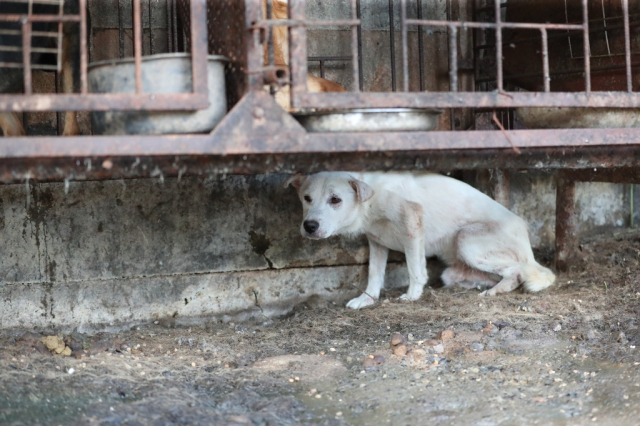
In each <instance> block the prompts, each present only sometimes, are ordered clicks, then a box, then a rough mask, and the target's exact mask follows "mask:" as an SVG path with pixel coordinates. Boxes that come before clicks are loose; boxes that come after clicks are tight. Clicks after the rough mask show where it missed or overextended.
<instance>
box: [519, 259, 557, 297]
mask: <svg viewBox="0 0 640 426" xmlns="http://www.w3.org/2000/svg"><path fill="white" fill-rule="evenodd" d="M520 278H521V279H522V283H523V285H524V288H526V289H527V290H528V291H540V290H543V289H545V288H547V287H549V286H550V285H551V284H553V283H554V282H555V281H556V276H555V275H554V273H553V272H551V270H550V269H547V268H545V267H544V266H542V265H540V264H539V263H538V262H536V261H535V260H534V261H533V262H530V263H527V264H526V265H524V266H523V268H522V274H521V275H520Z"/></svg>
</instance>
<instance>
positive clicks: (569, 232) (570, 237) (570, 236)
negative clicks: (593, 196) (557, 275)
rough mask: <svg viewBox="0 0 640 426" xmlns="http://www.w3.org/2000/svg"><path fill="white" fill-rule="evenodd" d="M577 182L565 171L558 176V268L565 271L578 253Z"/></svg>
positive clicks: (556, 255) (556, 260) (556, 257)
mask: <svg viewBox="0 0 640 426" xmlns="http://www.w3.org/2000/svg"><path fill="white" fill-rule="evenodd" d="M575 198H576V184H575V181H574V180H572V179H571V178H568V177H567V176H566V175H565V174H564V172H562V171H561V172H559V173H558V175H557V177H556V254H555V262H556V270H558V271H561V272H564V271H567V270H568V269H569V266H570V265H571V264H572V263H573V262H574V261H575V259H576V257H577V254H578V237H577V235H576V223H577V216H576V205H575V204H576V203H575Z"/></svg>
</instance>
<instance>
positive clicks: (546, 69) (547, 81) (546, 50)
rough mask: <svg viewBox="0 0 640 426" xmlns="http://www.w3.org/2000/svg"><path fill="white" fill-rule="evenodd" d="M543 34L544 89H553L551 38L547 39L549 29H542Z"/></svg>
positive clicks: (548, 90)
mask: <svg viewBox="0 0 640 426" xmlns="http://www.w3.org/2000/svg"><path fill="white" fill-rule="evenodd" d="M540 33H541V35H542V78H543V79H544V91H545V92H550V91H551V77H550V76H549V40H548V39H547V30H546V29H544V28H542V29H541V30H540Z"/></svg>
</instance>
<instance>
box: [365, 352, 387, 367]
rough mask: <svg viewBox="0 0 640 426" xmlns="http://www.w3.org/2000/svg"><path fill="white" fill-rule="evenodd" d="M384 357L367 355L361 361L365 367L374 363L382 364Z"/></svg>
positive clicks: (373, 365)
mask: <svg viewBox="0 0 640 426" xmlns="http://www.w3.org/2000/svg"><path fill="white" fill-rule="evenodd" d="M384 362H385V359H384V357H383V356H381V355H375V356H373V355H369V356H368V357H366V358H365V359H364V360H363V361H362V366H363V367H365V368H370V367H375V366H376V365H380V364H384Z"/></svg>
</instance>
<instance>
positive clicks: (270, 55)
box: [263, 0, 275, 90]
mask: <svg viewBox="0 0 640 426" xmlns="http://www.w3.org/2000/svg"><path fill="white" fill-rule="evenodd" d="M265 3H266V6H267V8H266V9H267V16H265V17H264V18H263V19H266V20H269V19H273V12H272V9H273V3H272V0H266V1H265ZM266 30H267V34H268V36H267V59H268V61H269V63H268V65H274V64H275V46H274V45H273V27H271V26H269V27H267V28H266ZM271 89H272V90H273V89H274V87H271Z"/></svg>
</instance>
